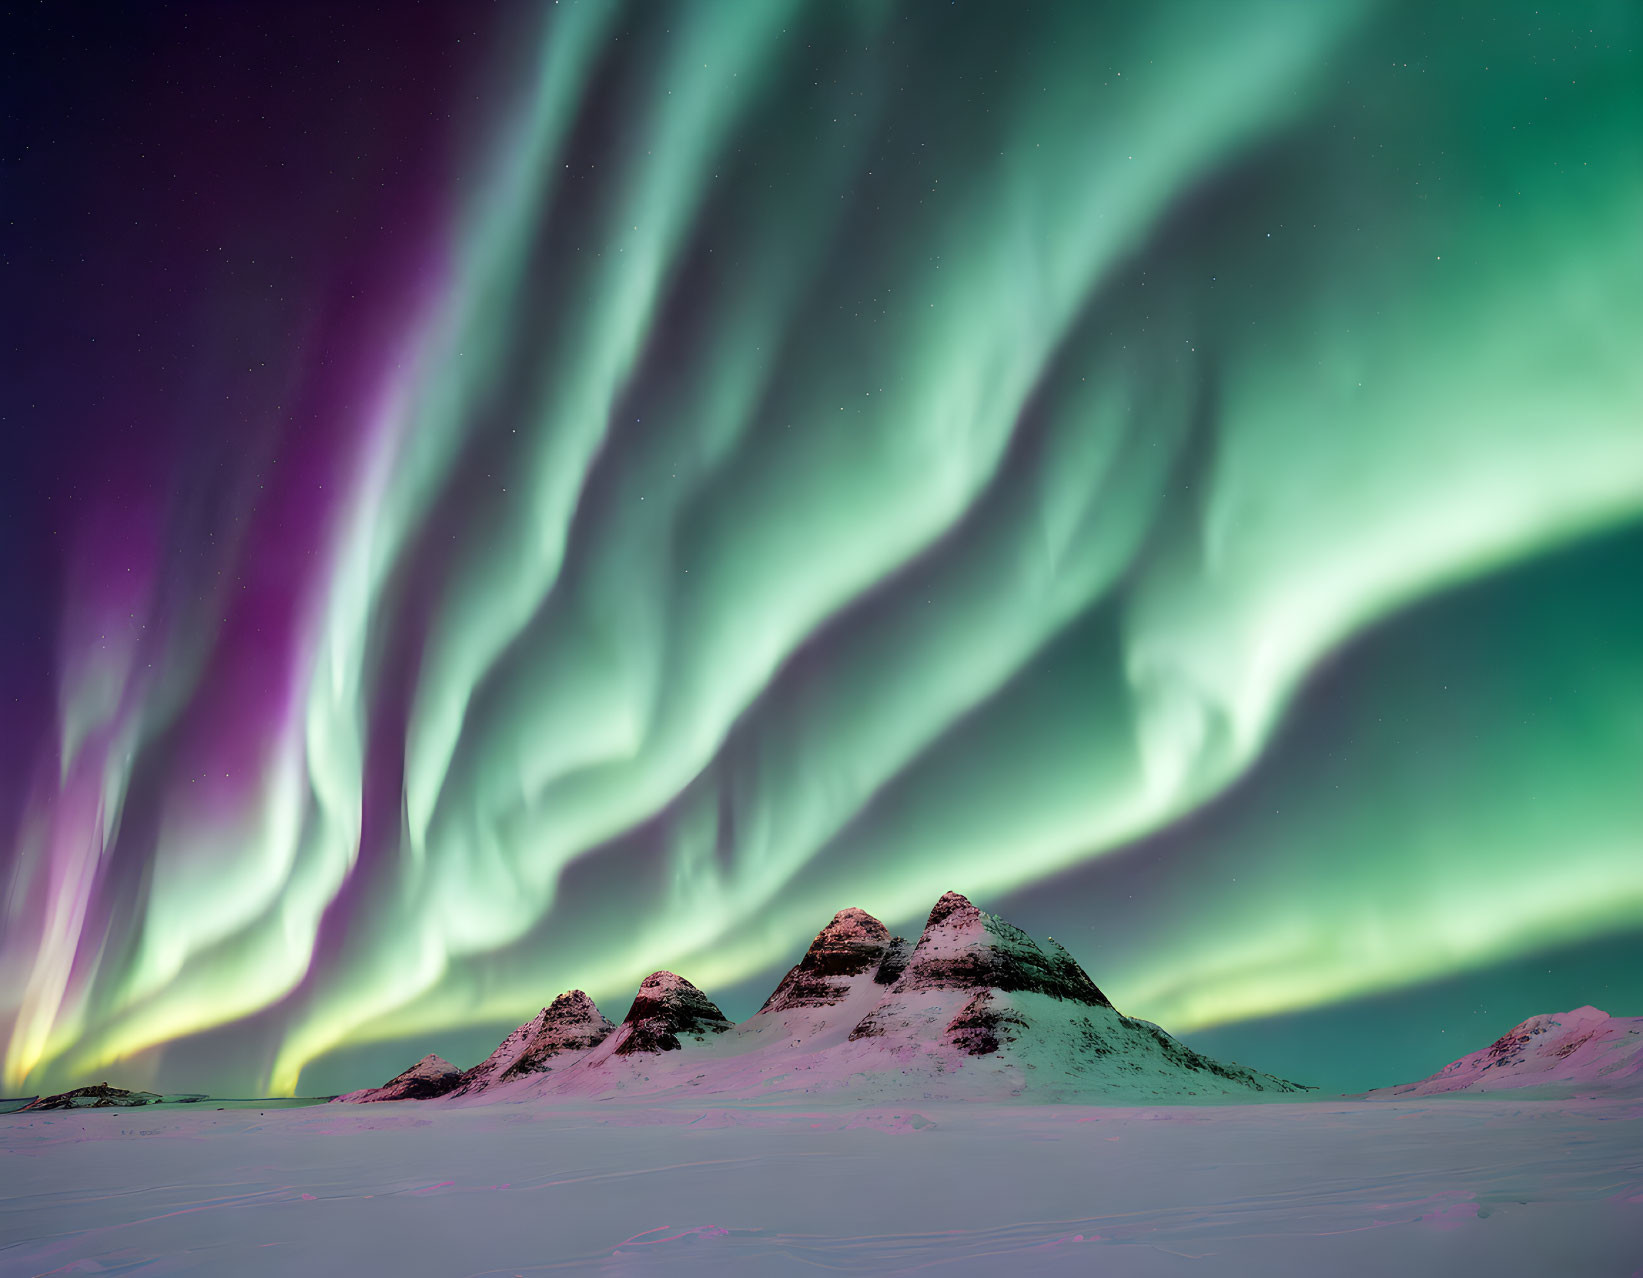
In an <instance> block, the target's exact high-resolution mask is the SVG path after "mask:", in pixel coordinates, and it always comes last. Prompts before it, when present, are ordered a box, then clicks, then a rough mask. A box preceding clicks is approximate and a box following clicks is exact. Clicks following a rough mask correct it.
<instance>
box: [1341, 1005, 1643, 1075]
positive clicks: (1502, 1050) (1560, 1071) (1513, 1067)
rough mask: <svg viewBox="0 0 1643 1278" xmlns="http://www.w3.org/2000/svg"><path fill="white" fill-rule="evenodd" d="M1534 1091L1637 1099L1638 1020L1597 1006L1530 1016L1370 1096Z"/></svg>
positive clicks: (1641, 1049)
mask: <svg viewBox="0 0 1643 1278" xmlns="http://www.w3.org/2000/svg"><path fill="white" fill-rule="evenodd" d="M1526 1089H1533V1090H1534V1091H1536V1092H1537V1093H1548V1094H1552V1093H1555V1094H1558V1095H1565V1096H1572V1095H1582V1094H1590V1095H1618V1094H1621V1093H1625V1094H1629V1095H1643V1016H1632V1017H1621V1016H1610V1015H1609V1014H1608V1013H1606V1012H1600V1011H1598V1009H1597V1008H1595V1007H1577V1008H1575V1010H1574V1011H1572V1012H1553V1013H1550V1014H1548V1015H1544V1016H1531V1017H1530V1018H1529V1019H1528V1020H1526V1021H1524V1022H1523V1023H1522V1024H1521V1025H1518V1026H1516V1027H1515V1028H1513V1029H1511V1030H1509V1031H1508V1032H1507V1033H1505V1034H1503V1035H1502V1036H1501V1037H1500V1038H1498V1039H1496V1040H1495V1041H1494V1042H1493V1043H1491V1044H1490V1045H1489V1046H1488V1047H1485V1048H1482V1049H1480V1050H1479V1051H1476V1052H1472V1053H1470V1054H1468V1055H1466V1056H1462V1057H1461V1058H1460V1059H1459V1060H1458V1061H1453V1062H1451V1063H1450V1064H1448V1065H1445V1066H1444V1067H1443V1068H1442V1069H1441V1070H1439V1071H1438V1072H1437V1073H1436V1074H1433V1075H1432V1076H1431V1077H1429V1078H1423V1079H1421V1080H1420V1081H1419V1082H1415V1083H1403V1084H1400V1085H1399V1086H1397V1087H1388V1088H1381V1089H1379V1090H1378V1091H1374V1092H1371V1093H1369V1094H1370V1095H1371V1096H1435V1095H1439V1094H1441V1093H1444V1092H1474V1093H1476V1092H1499V1091H1523V1090H1526Z"/></svg>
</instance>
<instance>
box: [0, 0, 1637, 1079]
mask: <svg viewBox="0 0 1643 1278" xmlns="http://www.w3.org/2000/svg"><path fill="white" fill-rule="evenodd" d="M230 8H231V7H230ZM342 8H344V9H347V8H348V6H343V7H342ZM467 8H468V7H467V6H455V5H452V6H430V7H427V11H424V10H423V9H421V8H419V9H417V10H415V11H414V12H415V16H414V17H412V16H407V15H408V14H409V13H410V12H411V11H409V10H403V9H401V8H398V7H394V6H389V7H386V8H385V9H383V10H381V11H375V10H373V9H371V8H370V7H369V6H363V5H362V6H359V7H358V8H357V10H354V11H352V12H350V13H346V14H342V15H338V14H327V15H325V16H324V17H323V18H322V17H320V16H317V14H316V13H314V12H308V11H306V10H304V9H303V8H302V7H301V6H295V7H293V8H292V9H291V10H289V11H285V12H277V13H276V12H273V11H269V12H267V13H266V14H262V15H260V16H259V17H258V18H257V20H256V21H255V22H251V21H249V20H248V19H247V18H246V16H245V14H244V12H243V11H241V12H240V13H239V16H238V17H236V16H235V15H234V14H232V13H227V12H225V11H224V10H223V8H222V7H219V8H217V9H209V8H207V9H202V10H200V11H197V12H192V13H190V12H181V13H179V12H170V11H168V12H167V13H165V14H163V15H162V14H157V13H156V14H146V15H138V14H128V15H126V16H125V17H123V18H122V19H120V21H122V22H124V23H126V24H127V27H125V28H117V29H108V28H105V27H93V26H92V25H91V19H88V18H87V17H85V16H84V15H81V16H80V17H79V19H78V21H79V23H80V24H81V25H80V26H79V27H78V28H72V29H63V30H58V29H50V30H48V29H46V28H45V26H43V27H42V29H41V30H40V31H38V32H30V33H29V40H30V41H33V42H34V43H32V44H30V43H28V42H26V41H25V42H23V43H22V44H20V46H19V47H22V48H24V50H25V52H24V53H22V54H19V55H17V56H18V57H24V58H28V59H30V60H31V66H32V68H33V69H32V70H28V71H27V72H26V73H25V72H22V71H19V72H18V74H17V75H16V76H14V77H13V81H12V82H13V84H14V86H17V87H15V88H13V89H12V90H8V95H9V96H12V95H14V96H15V98H16V100H17V105H16V106H14V107H12V109H11V110H10V117H11V123H10V124H9V125H8V129H9V130H10V131H11V132H12V134H13V136H11V137H9V138H8V140H7V145H6V157H5V163H6V166H7V177H6V179H5V184H6V186H7V187H8V189H9V190H10V191H11V192H12V194H11V195H10V196H8V204H10V203H11V202H13V201H15V202H16V205H17V208H16V210H15V215H13V212H12V211H11V210H8V221H10V222H11V226H10V227H9V228H8V232H7V235H8V246H7V251H6V260H5V269H6V272H7V276H8V278H9V281H10V283H9V285H8V288H7V294H8V297H9V300H8V301H7V303H6V307H5V309H6V314H7V320H8V334H7V342H6V348H7V353H6V358H7V360H8V369H7V373H6V377H5V381H6V384H7V391H6V399H7V401H8V402H7V405H6V409H5V435H6V438H7V441H8V444H7V446H8V450H10V453H11V455H12V459H13V465H12V466H11V467H10V473H9V474H8V475H7V476H6V478H5V479H4V480H0V504H3V505H4V507H5V509H6V513H5V514H4V516H3V524H0V541H3V542H4V547H3V549H0V556H3V557H0V566H3V568H4V570H5V572H6V574H7V576H8V577H9V578H12V579H14V580H15V581H16V582H17V583H18V584H17V586H16V587H14V588H11V589H8V590H7V591H6V595H7V598H6V604H5V611H4V613H3V614H0V626H3V627H4V630H3V634H0V641H3V643H4V648H3V649H0V656H3V658H4V666H5V673H4V676H3V677H4V684H3V691H4V693H5V697H4V703H0V704H7V705H8V708H9V711H10V714H11V719H10V721H9V722H8V723H7V724H6V727H5V729H4V733H3V736H4V745H3V750H4V753H3V755H0V761H3V762H4V763H5V769H4V774H3V775H0V883H3V884H4V887H3V889H0V890H3V894H4V895H3V914H0V1045H3V1060H4V1081H3V1084H0V1090H6V1089H9V1090H12V1091H35V1090H43V1089H46V1088H47V1087H59V1086H68V1085H72V1084H75V1083H79V1082H83V1081H86V1080H94V1079H100V1078H102V1077H104V1076H105V1075H106V1074H109V1073H110V1072H111V1071H112V1070H113V1069H114V1068H115V1066H116V1063H120V1065H121V1067H122V1068H124V1069H125V1070H126V1071H127V1073H128V1074H129V1075H130V1076H131V1077H132V1078H133V1079H134V1081H136V1082H142V1081H144V1077H145V1074H154V1073H156V1072H160V1073H165V1072H170V1073H172V1074H181V1075H185V1076H186V1077H187V1079H188V1080H189V1082H190V1084H191V1085H195V1086H209V1087H211V1088H214V1089H217V1090H239V1091H241V1092H242V1093H244V1094H250V1093H253V1092H257V1091H260V1090H263V1089H267V1090H271V1091H273V1092H277V1093H289V1092H292V1091H294V1090H297V1089H299V1088H303V1087H305V1086H306V1087H310V1088H313V1087H316V1086H326V1085H331V1086H338V1085H340V1081H333V1079H332V1076H331V1075H326V1076H324V1077H323V1078H322V1079H321V1081H320V1082H319V1083H316V1082H315V1081H314V1079H315V1076H316V1071H321V1070H323V1069H324V1068H325V1067H326V1066H325V1062H327V1061H328V1060H334V1059H337V1054H338V1053H346V1052H348V1051H351V1050H357V1049H359V1048H361V1046H362V1045H370V1044H376V1043H395V1044H397V1043H399V1042H401V1041H405V1040H415V1041H418V1042H427V1043H428V1044H429V1045H430V1046H432V1047H434V1048H435V1049H436V1050H440V1051H441V1052H444V1053H445V1054H450V1050H451V1049H447V1048H446V1047H445V1046H443V1044H444V1043H446V1042H460V1043H461V1044H463V1045H468V1044H470V1043H471V1044H472V1047H479V1046H480V1045H481V1044H483V1043H484V1042H485V1041H486V1039H487V1038H489V1040H490V1041H492V1042H494V1039H495V1037H496V1034H495V1032H494V1031H495V1030H496V1029H497V1028H498V1027H506V1026H511V1025H513V1024H516V1023H518V1022H519V1021H521V1020H523V1019H524V1018H525V1017H526V1016H528V1015H530V1014H531V1013H532V1012H534V1011H535V1009H536V1008H538V1007H540V1006H542V1005H543V1004H544V1003H545V1002H546V1001H547V1000H548V999H550V998H551V997H552V996H553V995H554V994H555V993H557V992H559V991H560V990H562V989H565V988H567V987H570V986H572V985H578V986H583V987H585V988H587V989H588V990H589V991H590V992H591V993H592V994H593V995H594V996H595V997H596V998H598V999H600V1000H601V1002H602V1003H605V1010H606V1011H607V1012H609V1013H612V1014H615V1015H619V1014H620V1007H619V1006H618V1004H625V1000H626V999H627V998H629V997H630V996H631V991H632V990H633V988H634V987H635V986H636V985H637V983H638V981H639V979H640V978H641V977H643V976H644V975H645V974H646V973H647V972H649V971H651V970H653V969H655V968H659V967H667V968H673V969H676V970H679V971H681V972H684V973H686V974H687V975H688V976H689V977H690V979H691V980H692V981H694V982H695V983H696V984H697V985H699V986H701V987H702V988H703V989H705V990H708V991H709V992H716V991H719V990H725V989H730V988H732V987H736V986H737V985H738V983H741V982H747V981H753V980H756V979H763V978H764V977H765V976H766V975H767V974H769V973H771V972H773V971H774V970H776V969H779V968H782V967H785V965H786V964H788V963H790V962H792V961H793V957H794V955H795V954H796V953H797V952H799V951H800V950H801V949H802V946H803V944H804V943H805V942H806V941H807V940H808V938H809V936H810V935H811V934H813V933H814V931H815V930H816V928H817V927H818V926H820V924H821V923H822V922H824V921H825V920H826V918H827V917H828V916H829V915H830V914H831V913H832V912H833V911H834V910H836V909H838V908H841V907H843V906H846V905H859V906H862V907H864V908H866V909H869V910H871V911H872V912H873V913H874V914H876V915H878V916H879V917H881V918H883V919H886V920H887V921H890V922H893V923H905V922H906V921H908V920H912V919H914V918H915V917H916V916H918V915H921V914H922V913H923V912H924V911H925V910H926V909H928V907H929V904H930V903H931V902H932V901H933V900H934V899H935V898H936V896H938V895H939V894H940V893H941V892H942V891H944V890H946V889H948V888H957V889H959V890H962V891H963V892H965V893H966V894H968V895H970V896H971V897H973V898H975V899H976V900H977V901H978V902H984V903H987V904H988V906H989V908H993V907H994V906H997V907H998V908H1003V907H1004V905H1005V902H1006V901H1007V900H1018V901H1020V902H1022V903H1023V904H1022V905H1021V906H1020V907H1011V908H1010V909H1009V913H1010V915H1011V917H1012V918H1014V919H1016V920H1017V921H1019V922H1021V923H1022V924H1023V925H1036V924H1045V925H1052V926H1050V930H1052V931H1055V932H1056V933H1057V935H1061V936H1064V937H1065V939H1067V940H1068V943H1069V945H1070V946H1071V947H1072V949H1073V950H1074V952H1075V954H1076V956H1077V957H1078V958H1079V960H1080V961H1081V962H1082V963H1083V964H1084V966H1085V967H1086V968H1088V969H1089V971H1090V972H1091V974H1092V975H1093V976H1094V977H1095V979H1096V980H1097V981H1098V982H1099V983H1100V984H1101V986H1102V988H1103V989H1105V990H1106V991H1107V992H1108V993H1109V994H1110V995H1111V996H1112V997H1113V999H1114V1001H1115V1002H1116V1003H1117V1004H1118V1005H1119V1006H1121V1007H1123V1008H1124V1009H1125V1010H1126V1011H1129V1012H1132V1013H1134V1014H1136V1015H1139V1016H1145V1017H1147V1018H1149V1019H1152V1020H1155V1021H1158V1022H1160V1023H1161V1024H1164V1025H1165V1026H1167V1027H1169V1028H1170V1029H1172V1030H1175V1031H1178V1032H1183V1033H1190V1032H1192V1031H1194V1030H1200V1029H1202V1030H1210V1029H1212V1028H1213V1027H1225V1026H1228V1025H1235V1024H1238V1023H1242V1022H1248V1021H1251V1020H1253V1019H1255V1018H1263V1017H1273V1016H1280V1015H1286V1014H1296V1013H1303V1012H1306V1011H1308V1010H1309V1009H1328V1008H1330V1007H1333V1006H1336V1005H1340V1004H1344V1003H1346V1002H1347V1001H1349V1000H1353V999H1359V998H1363V997H1368V996H1373V997H1394V996H1396V995H1398V993H1399V992H1400V991H1418V990H1419V989H1421V988H1422V987H1424V986H1428V985H1430V983H1433V982H1442V981H1444V980H1451V979H1455V978H1456V977H1457V976H1461V975H1464V974H1467V973H1479V972H1487V971H1489V970H1491V969H1492V968H1495V967H1499V968H1501V969H1502V970H1507V969H1510V968H1511V967H1512V965H1514V964H1519V965H1521V964H1523V963H1526V962H1527V961H1528V960H1529V959H1530V958H1531V957H1532V956H1534V955H1536V954H1538V953H1540V952H1542V951H1546V950H1549V949H1553V948H1556V947H1565V948H1566V947H1571V946H1573V947H1578V946H1582V945H1589V946H1593V947H1597V948H1596V949H1595V950H1594V951H1593V952H1594V953H1597V952H1601V953H1604V954H1607V953H1610V952H1612V949H1613V947H1614V946H1616V945H1617V944H1625V943H1626V941H1627V938H1629V937H1635V936H1636V935H1638V934H1639V933H1640V932H1643V783H1640V778H1643V359H1640V358H1639V351H1640V350H1643V232H1640V229H1639V228H1640V227H1643V129H1640V128H1639V121H1640V120H1643V11H1640V10H1639V8H1638V6H1637V5H1635V4H1634V3H1630V2H1629V0H1612V2H1608V3H1605V2H1603V0H1592V2H1590V3H1572V4H1564V5H1557V4H1552V5H1546V4H1544V3H1542V4H1541V6H1540V7H1539V8H1535V7H1532V6H1530V5H1527V4H1518V3H1512V2H1510V0H1508V2H1507V3H1490V4H1481V3H1480V4H1461V5H1454V6H1429V5H1421V4H1414V3H1404V4H1394V3H1373V2H1371V0H1341V2H1339V3H1328V4H1323V3H1314V2H1313V0H1238V2H1236V3H1229V2H1225V0H1177V2H1175V3H1169V4H1160V5H1144V6H1136V5H1122V6H1120V5H1107V4H1096V3H1088V4H1086V3H1071V2H1069V3H1046V4H1038V5H992V6H990V5H979V4H962V5H954V6H946V5H941V6H938V5H933V4H919V3H901V4H895V3H889V2H888V0H861V2H859V3H797V2H794V0H759V2H758V3H746V2H743V0H719V2H709V0H694V2H692V3H678V4H633V5H621V4H617V3H614V2H612V3H597V2H592V0H580V2H577V3H571V2H570V0H565V2H563V3H558V4H554V5H542V6H536V5H523V6H514V7H511V8H510V7H506V6H504V7H500V8H497V9H486V10H485V11H484V13H483V15H480V14H479V13H478V12H477V9H474V10H469V11H468V12H463V11H464V10H465V9H467ZM41 21H42V23H46V22H47V20H45V19H42V20H41ZM48 25H49V24H48ZM19 192H20V193H21V194H19ZM1604 947H1609V948H1604ZM765 983H766V985H767V986H768V985H770V984H773V983H774V982H773V980H769V981H766V982H765ZM1627 988H1629V989H1635V988H1636V987H1635V985H1633V986H1630V987H1627ZM1411 996H1412V997H1413V996H1414V995H1413V994H1412V995H1411ZM1598 998H1599V996H1598V995H1597V994H1578V996H1575V997H1573V998H1572V1000H1571V1002H1572V1003H1580V1002H1587V1001H1597V1000H1598ZM607 1001H608V1002H607ZM723 1005H724V1006H725V1007H726V1010H728V1011H732V1012H733V1013H734V1012H735V1011H736V1010H738V1009H736V1008H734V1007H733V1006H732V1004H731V1003H730V1002H725V1003H724V1004H723ZM739 1010H741V1011H742V1012H743V1014H745V1012H746V1011H750V1010H752V1009H751V1008H746V1009H739ZM1547 1010H1554V1009H1551V1008H1540V1007H1535V1008H1531V1009H1529V1011H1547ZM1607 1010H1609V1011H1611V1012H1614V1013H1616V1014H1636V1013H1637V1012H1638V1011H1643V1008H1636V1007H1627V1006H1621V1005H1616V1006H1612V1007H1608V1008H1607ZM1515 1019H1521V1018H1520V1017H1512V1018H1510V1019H1508V1020H1507V1021H1506V1022H1505V1024H1508V1025H1509V1024H1510V1023H1512V1020H1515ZM1499 1028H1505V1025H1502V1026H1500V1027H1499ZM1496 1032H1498V1030H1496ZM441 1035H443V1036H445V1037H443V1038H441V1037H440V1036H441ZM463 1036H466V1037H463ZM1484 1041H1487V1040H1486V1039H1485V1040H1484ZM1477 1045H1478V1044H1477V1043H1473V1042H1465V1043H1463V1044H1460V1045H1458V1047H1459V1048H1461V1049H1464V1050H1470V1049H1471V1048H1472V1047H1474V1046H1477ZM398 1050H399V1049H398V1048H397V1047H396V1048H395V1051H396V1052H397V1051H398ZM470 1051H471V1049H470ZM1245 1054H1246V1055H1247V1054H1248V1053H1245ZM459 1063H463V1064H466V1063H470V1062H468V1061H465V1060H464V1061H461V1062H459ZM1250 1063H1252V1064H1255V1063H1260V1064H1262V1065H1263V1067H1264V1066H1265V1065H1267V1064H1269V1063H1270V1064H1271V1065H1272V1067H1273V1068H1275V1069H1276V1068H1281V1066H1282V1063H1281V1062H1255V1061H1251V1062H1250ZM1437 1063H1441V1062H1434V1065H1435V1064H1437ZM334 1073H335V1070H333V1074H334ZM377 1073H380V1070H378V1071H377ZM125 1076H126V1075H122V1077H125ZM375 1081H380V1079H379V1078H378V1077H377V1076H376V1075H375V1074H371V1075H368V1076H364V1077H361V1078H359V1079H358V1080H357V1081H356V1082H354V1083H353V1085H362V1084H364V1083H367V1082H375ZM1384 1081H1388V1082H1389V1081H1393V1080H1390V1079H1389V1080H1384Z"/></svg>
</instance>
